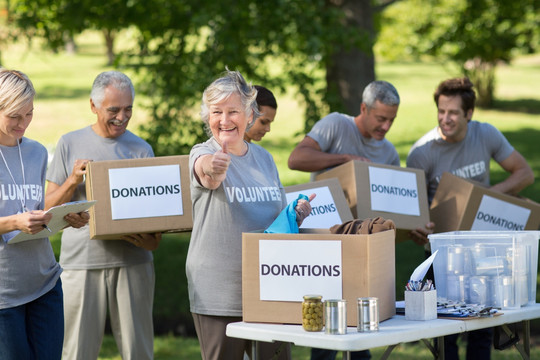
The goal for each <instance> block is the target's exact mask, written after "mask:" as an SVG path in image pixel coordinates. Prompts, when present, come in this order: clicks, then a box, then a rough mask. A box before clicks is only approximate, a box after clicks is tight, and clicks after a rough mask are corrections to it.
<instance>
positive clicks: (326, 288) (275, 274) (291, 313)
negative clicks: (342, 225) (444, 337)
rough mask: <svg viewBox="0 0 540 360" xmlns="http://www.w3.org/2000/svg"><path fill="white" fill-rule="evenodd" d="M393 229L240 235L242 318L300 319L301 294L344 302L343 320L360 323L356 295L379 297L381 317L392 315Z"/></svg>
mask: <svg viewBox="0 0 540 360" xmlns="http://www.w3.org/2000/svg"><path fill="white" fill-rule="evenodd" d="M394 237H395V232H394V230H388V231H383V232H379V233H375V234H370V235H336V234H329V233H324V234H323V233H321V232H318V233H307V232H302V233H300V234H265V233H243V234H242V303H243V320H244V321H246V322H267V323H280V324H302V300H303V296H304V295H308V294H318V295H322V297H323V299H322V300H323V301H324V300H330V299H345V300H346V301H347V325H348V326H356V325H357V322H358V314H357V313H358V311H357V308H358V307H357V299H358V298H359V297H369V296H371V297H377V298H378V299H379V303H378V304H379V319H380V321H382V320H386V319H388V318H390V317H392V316H393V315H395V313H396V311H395V300H396V294H395V291H396V290H395V239H394Z"/></svg>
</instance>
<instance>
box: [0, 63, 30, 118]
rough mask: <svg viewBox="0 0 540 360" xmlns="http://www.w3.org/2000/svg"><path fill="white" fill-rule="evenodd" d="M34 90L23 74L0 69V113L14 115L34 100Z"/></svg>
mask: <svg viewBox="0 0 540 360" xmlns="http://www.w3.org/2000/svg"><path fill="white" fill-rule="evenodd" d="M35 95H36V90H35V89H34V85H33V84H32V82H31V81H30V79H29V78H28V76H26V75H25V74H24V73H22V72H20V71H17V70H8V69H0V111H4V112H6V114H11V113H14V112H16V111H18V110H20V109H21V108H23V107H24V106H26V104H28V103H29V102H30V101H33V100H34V96H35Z"/></svg>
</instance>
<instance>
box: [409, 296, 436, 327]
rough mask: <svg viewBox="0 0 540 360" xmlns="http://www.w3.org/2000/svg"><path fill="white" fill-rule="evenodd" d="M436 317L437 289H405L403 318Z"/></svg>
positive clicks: (422, 318)
mask: <svg viewBox="0 0 540 360" xmlns="http://www.w3.org/2000/svg"><path fill="white" fill-rule="evenodd" d="M436 318H437V290H430V291H405V320H421V321H423V320H434V319H436Z"/></svg>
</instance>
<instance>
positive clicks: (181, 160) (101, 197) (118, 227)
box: [86, 155, 193, 240]
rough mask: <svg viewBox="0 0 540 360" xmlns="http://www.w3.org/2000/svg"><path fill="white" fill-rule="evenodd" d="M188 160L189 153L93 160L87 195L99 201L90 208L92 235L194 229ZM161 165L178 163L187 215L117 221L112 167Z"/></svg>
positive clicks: (105, 236)
mask: <svg viewBox="0 0 540 360" xmlns="http://www.w3.org/2000/svg"><path fill="white" fill-rule="evenodd" d="M188 161H189V156H188V155H178V156H162V157H154V158H143V159H124V160H111V161H92V162H89V163H88V166H87V168H86V197H87V199H88V200H97V203H96V205H95V206H94V207H92V208H90V211H89V212H90V222H89V226H90V238H91V239H100V240H110V239H118V238H119V237H121V236H122V235H127V234H138V233H153V232H179V231H188V230H191V229H192V227H193V218H192V208H191V194H190V189H189V184H190V180H189V168H188V166H189V165H188ZM160 165H177V166H178V170H179V172H180V185H181V186H180V189H181V197H182V210H183V214H182V215H173V216H157V217H156V216H153V217H139V218H129V219H117V220H113V216H112V210H111V189H110V188H111V187H110V183H109V169H124V168H144V167H148V166H160Z"/></svg>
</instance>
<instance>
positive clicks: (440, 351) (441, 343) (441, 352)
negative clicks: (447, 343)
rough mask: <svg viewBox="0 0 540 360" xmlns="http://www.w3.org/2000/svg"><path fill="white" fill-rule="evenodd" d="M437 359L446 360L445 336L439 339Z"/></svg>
mask: <svg viewBox="0 0 540 360" xmlns="http://www.w3.org/2000/svg"><path fill="white" fill-rule="evenodd" d="M435 358H436V359H439V360H444V336H439V337H438V338H437V356H436V357H435Z"/></svg>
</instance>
